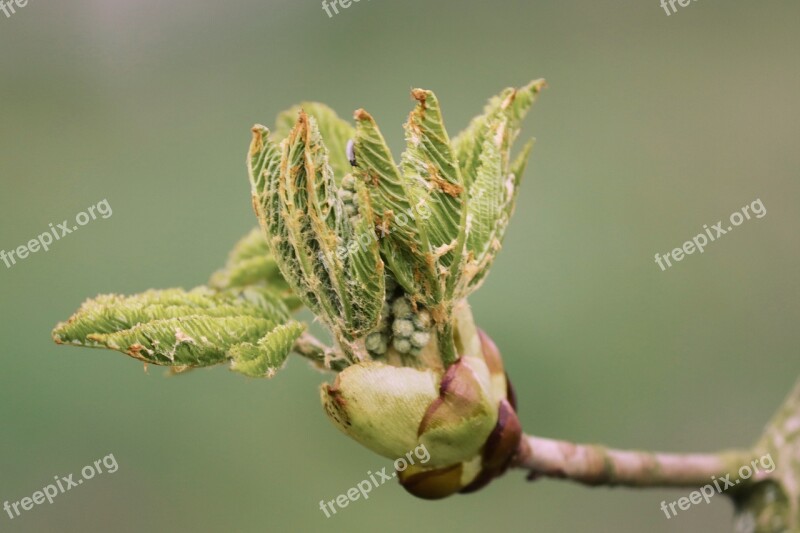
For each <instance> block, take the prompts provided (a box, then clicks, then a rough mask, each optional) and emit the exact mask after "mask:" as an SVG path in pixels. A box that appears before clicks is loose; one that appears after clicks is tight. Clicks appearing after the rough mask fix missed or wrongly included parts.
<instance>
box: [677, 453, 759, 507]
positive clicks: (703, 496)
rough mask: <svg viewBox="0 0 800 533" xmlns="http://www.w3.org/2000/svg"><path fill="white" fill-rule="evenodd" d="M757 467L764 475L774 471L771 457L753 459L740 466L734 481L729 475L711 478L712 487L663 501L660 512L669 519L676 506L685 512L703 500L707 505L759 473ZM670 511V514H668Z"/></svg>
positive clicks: (708, 486) (703, 487)
mask: <svg viewBox="0 0 800 533" xmlns="http://www.w3.org/2000/svg"><path fill="white" fill-rule="evenodd" d="M759 467H760V470H763V471H764V472H766V473H770V472H772V471H773V470H775V462H774V461H773V460H772V455H770V454H766V455H763V456H761V457H760V458H759V459H754V460H753V461H752V462H751V463H750V464H749V465H744V466H742V467H741V468H740V469H739V472H738V474H739V478H738V479H736V480H735V481H731V474H728V475H726V476H725V477H721V478H717V477H716V476H711V483H713V486H712V485H711V483H709V484H708V485H703V486H702V487H700V490H696V491H694V492H692V493H690V494H689V496H684V497H683V498H678V499H677V500H675V501H674V502H670V503H669V504H667V502H666V501H663V502H661V510H662V511H664V514H665V515H667V519H670V518H672V517H673V516H677V515H678V511H677V510H675V506H676V505H677V506H678V509H679V510H681V511H686V510H688V509H689V508H691V506H692V505H698V504H699V503H700V502H702V501H703V500H705V502H706V504H708V503H710V502H711V498H712V497H714V496H715V495H717V494H722V493H723V492H724V491H726V490H728V489H730V488H732V487H735V486H736V485H738V484H739V483H741V482H742V480H746V479H750V478H751V477H753V476H754V475H755V474H757V473H758V472H759ZM670 511H671V512H672V514H670Z"/></svg>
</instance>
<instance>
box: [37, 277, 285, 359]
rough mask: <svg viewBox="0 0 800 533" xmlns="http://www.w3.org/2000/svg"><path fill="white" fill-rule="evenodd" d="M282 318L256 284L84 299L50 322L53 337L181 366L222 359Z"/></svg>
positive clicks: (281, 309)
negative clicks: (58, 320) (66, 316)
mask: <svg viewBox="0 0 800 533" xmlns="http://www.w3.org/2000/svg"><path fill="white" fill-rule="evenodd" d="M287 321H288V310H287V308H286V306H285V305H284V303H283V302H282V300H281V299H280V298H279V297H276V296H275V294H274V293H272V292H271V291H269V290H265V289H262V288H257V287H251V288H247V289H245V290H228V291H223V292H215V291H212V290H210V289H208V288H205V287H200V288H197V289H194V290H192V291H188V292H187V291H183V290H181V289H167V290H162V291H147V292H144V293H142V294H137V295H133V296H118V295H102V296H99V297H97V298H95V299H92V300H88V301H86V302H85V303H84V304H83V305H82V306H81V307H80V308H79V309H78V311H77V312H76V313H75V314H74V315H73V316H72V317H71V318H70V319H69V320H68V321H67V322H63V323H61V324H59V325H58V326H56V328H55V329H54V330H53V339H54V340H55V341H56V342H57V343H59V344H72V345H78V346H88V347H94V348H109V349H112V350H117V351H120V352H123V353H125V354H127V355H130V356H131V357H134V358H136V359H139V360H141V361H144V362H146V363H151V364H155V365H166V366H170V367H176V368H180V369H182V370H185V369H186V368H192V367H205V366H211V365H215V364H219V363H223V362H226V361H227V360H229V359H230V358H231V357H232V355H231V350H232V349H233V348H235V347H236V346H237V345H239V344H242V343H258V342H259V341H260V340H262V339H263V338H265V336H267V335H268V334H269V333H271V332H272V331H273V330H275V329H276V328H277V327H280V326H282V325H284V323H286V322H287ZM290 324H292V327H293V328H296V326H295V325H294V324H296V323H294V322H290ZM265 346H270V344H269V343H267V344H265ZM275 357H277V356H275ZM284 358H285V356H284Z"/></svg>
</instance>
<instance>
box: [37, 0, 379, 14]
mask: <svg viewBox="0 0 800 533" xmlns="http://www.w3.org/2000/svg"><path fill="white" fill-rule="evenodd" d="M26 1H27V0H26ZM360 1H361V0H331V1H330V2H328V0H322V9H323V10H324V11H325V13H327V14H328V18H333V15H334V13H335V14H337V15H338V14H339V7H341V8H342V9H347V8H348V7H350V6H351V5H353V3H356V4H357V3H358V2H360ZM367 1H369V0H367ZM331 9H333V13H331Z"/></svg>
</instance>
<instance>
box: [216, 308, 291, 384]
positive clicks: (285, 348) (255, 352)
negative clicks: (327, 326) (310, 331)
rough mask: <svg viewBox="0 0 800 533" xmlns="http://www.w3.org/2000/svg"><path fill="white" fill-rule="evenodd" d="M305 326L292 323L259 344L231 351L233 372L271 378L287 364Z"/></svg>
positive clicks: (272, 332)
mask: <svg viewBox="0 0 800 533" xmlns="http://www.w3.org/2000/svg"><path fill="white" fill-rule="evenodd" d="M304 329H305V326H304V325H303V324H301V323H299V322H295V321H291V322H289V323H288V324H283V325H280V326H278V327H276V328H275V329H273V330H272V331H270V332H269V333H267V334H266V335H265V336H264V337H262V338H261V339H260V340H259V341H258V342H257V343H255V344H254V343H249V342H248V343H242V344H237V345H235V346H233V347H232V348H231V350H230V356H231V358H232V359H233V360H232V361H231V370H235V371H236V372H240V373H242V374H245V375H246V376H250V377H254V378H260V377H267V378H271V377H273V376H274V375H275V373H276V372H277V371H278V370H280V369H281V368H282V367H283V365H284V364H285V362H286V358H287V357H288V356H289V353H290V352H291V350H292V346H293V345H294V342H295V341H296V340H297V338H298V337H300V335H301V334H302V333H303V330H304Z"/></svg>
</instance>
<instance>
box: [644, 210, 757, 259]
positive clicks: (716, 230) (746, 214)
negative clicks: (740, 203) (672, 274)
mask: <svg viewBox="0 0 800 533" xmlns="http://www.w3.org/2000/svg"><path fill="white" fill-rule="evenodd" d="M766 215H767V208H766V207H764V203H763V202H762V201H761V198H757V199H756V200H754V201H753V202H752V203H751V204H750V205H746V206H744V207H742V208H741V209H740V210H739V211H735V212H734V213H732V214H731V216H730V217H729V220H730V224H728V226H727V227H725V224H724V223H723V222H722V221H721V220H720V221H718V222H717V223H716V224H713V225H712V226H711V227H710V228H709V227H708V224H703V230H704V231H703V233H698V234H697V235H696V236H695V237H693V238H692V240H690V241H686V242H685V243H683V246H681V247H680V248H675V249H674V250H672V251H671V252H667V253H665V254H659V253H656V264H657V265H658V266H659V267H661V271H662V272H663V271H664V270H666V269H668V268H671V267H672V261H675V262H676V263H677V262H679V261H683V259H684V258H685V257H686V256H687V255H692V254H693V253H695V252H697V251H699V252H700V253H701V254H702V253H703V252H704V251H705V249H706V246H708V245H709V244H711V243H712V242H714V241H716V240H717V239H719V238H720V237H722V236H723V235H725V234H727V233H729V232H731V231H733V229H734V228H736V227H739V226H741V225H742V224H744V223H745V221H747V220H752V218H753V217H755V218H758V219H760V218H764V217H765V216H766Z"/></svg>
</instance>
